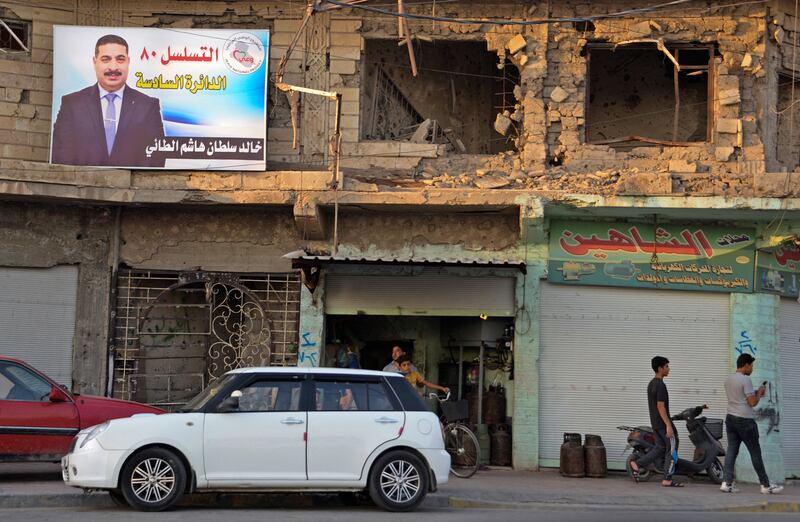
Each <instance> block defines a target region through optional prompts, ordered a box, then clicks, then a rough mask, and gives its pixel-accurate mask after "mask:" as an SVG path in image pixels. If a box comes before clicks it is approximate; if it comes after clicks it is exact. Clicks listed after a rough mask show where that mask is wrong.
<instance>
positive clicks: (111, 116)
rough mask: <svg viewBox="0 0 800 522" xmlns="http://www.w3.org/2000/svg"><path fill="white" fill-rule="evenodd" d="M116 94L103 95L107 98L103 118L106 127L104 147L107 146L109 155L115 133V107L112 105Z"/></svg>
mask: <svg viewBox="0 0 800 522" xmlns="http://www.w3.org/2000/svg"><path fill="white" fill-rule="evenodd" d="M116 97H117V95H116V94H114V93H113V92H110V93H108V94H106V95H105V96H103V98H105V99H106V100H108V108H106V117H105V119H104V122H105V128H106V147H107V148H108V155H109V156H110V155H111V149H113V148H114V137H115V136H116V134H117V108H116V107H114V99H115V98H116Z"/></svg>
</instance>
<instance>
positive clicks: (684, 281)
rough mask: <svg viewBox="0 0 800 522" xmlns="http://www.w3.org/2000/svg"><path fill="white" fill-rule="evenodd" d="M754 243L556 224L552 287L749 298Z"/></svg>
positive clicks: (737, 235)
mask: <svg viewBox="0 0 800 522" xmlns="http://www.w3.org/2000/svg"><path fill="white" fill-rule="evenodd" d="M754 238H755V235H754V232H753V231H751V230H736V229H730V228H721V227H706V226H694V225H686V226H679V225H660V226H655V227H654V226H653V225H643V224H632V223H588V222H580V221H555V222H553V223H552V224H551V226H550V262H549V270H548V281H550V282H552V283H566V284H580V285H601V286H627V287H635V288H664V289H671V290H704V291H711V292H748V293H749V292H752V291H753V272H754V266H755V241H754Z"/></svg>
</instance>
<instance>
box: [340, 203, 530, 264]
mask: <svg viewBox="0 0 800 522" xmlns="http://www.w3.org/2000/svg"><path fill="white" fill-rule="evenodd" d="M518 241H519V216H518V215H517V214H516V213H513V212H506V213H503V212H480V213H463V214H453V213H442V214H433V213H431V214H420V213H413V214H412V213H409V214H404V213H402V212H397V213H394V212H393V213H386V212H370V211H369V210H363V211H352V210H348V211H346V212H343V211H342V210H340V212H339V242H340V245H339V251H340V252H341V253H342V255H345V256H346V255H347V253H348V252H353V255H354V256H356V257H359V258H360V257H364V256H367V257H369V256H377V257H380V258H384V257H385V258H389V259H406V258H411V257H421V258H423V259H424V258H426V257H428V255H426V253H427V254H429V258H430V259H454V258H457V257H459V254H458V252H459V251H466V252H471V253H472V254H473V255H472V256H470V257H474V258H475V259H480V256H495V260H496V259H497V256H498V255H499V256H500V258H501V259H502V258H505V257H506V256H507V255H508V254H507V252H505V251H507V250H508V249H510V248H513V247H514V246H515V245H516V244H517V242H518ZM325 247H327V244H326V245H325ZM445 250H446V251H447V252H446V251H445ZM468 255H469V254H468Z"/></svg>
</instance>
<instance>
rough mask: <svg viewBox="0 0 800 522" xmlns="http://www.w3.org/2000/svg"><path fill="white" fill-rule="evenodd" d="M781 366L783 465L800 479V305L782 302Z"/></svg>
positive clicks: (783, 300) (789, 473)
mask: <svg viewBox="0 0 800 522" xmlns="http://www.w3.org/2000/svg"><path fill="white" fill-rule="evenodd" d="M780 314H781V316H780V335H781V340H780V363H781V374H780V379H781V388H782V390H783V397H782V411H781V417H780V419H781V433H782V434H783V466H784V468H785V469H786V475H787V476H788V477H799V476H800V303H798V302H797V301H795V300H793V299H782V300H781V305H780Z"/></svg>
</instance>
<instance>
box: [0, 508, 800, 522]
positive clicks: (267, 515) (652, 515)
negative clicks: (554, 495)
mask: <svg viewBox="0 0 800 522" xmlns="http://www.w3.org/2000/svg"><path fill="white" fill-rule="evenodd" d="M378 517H380V520H381V521H388V522H393V521H398V522H400V521H419V520H424V521H425V522H445V521H453V520H457V521H459V522H486V521H502V522H587V521H602V522H644V521H646V522H674V521H675V520H680V521H681V522H753V521H754V520H756V521H766V522H772V521H774V522H783V521H788V520H797V514H796V513H725V512H698V511H690V512H681V511H669V512H663V511H662V512H653V511H637V510H634V511H617V510H615V511H603V512H597V511H593V510H586V509H575V510H569V511H565V510H559V511H548V510H508V509H507V510H487V509H454V508H444V509H430V508H427V509H421V510H419V511H416V512H413V513H383V512H376V511H375V509H367V508H357V509H354V508H344V507H340V508H316V509H303V510H299V509H297V510H278V509H274V510H264V509H257V510H253V509H228V510H220V509H181V510H175V511H170V512H166V513H138V512H133V511H130V510H124V509H111V508H86V507H73V508H60V509H59V508H49V509H5V510H4V509H0V520H9V521H13V522H50V521H52V520H58V521H59V522H127V521H130V520H135V521H137V522H140V521H141V522H145V521H146V522H150V521H158V522H219V521H220V520H225V521H226V522H246V521H247V522H249V521H263V520H280V521H289V522H295V521H298V522H300V521H308V522H316V521H320V522H322V521H335V522H339V521H341V522H375V520H376V519H377V518H378Z"/></svg>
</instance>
